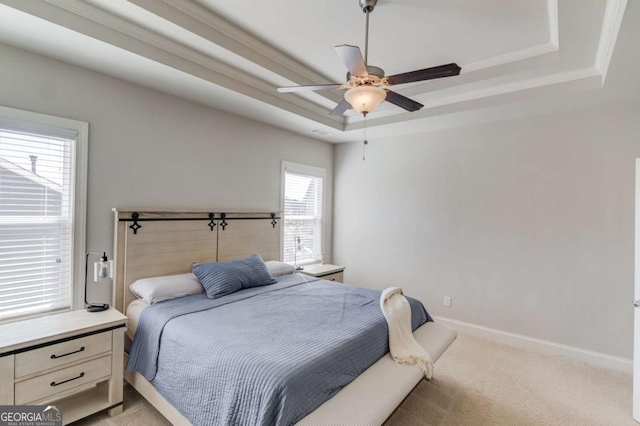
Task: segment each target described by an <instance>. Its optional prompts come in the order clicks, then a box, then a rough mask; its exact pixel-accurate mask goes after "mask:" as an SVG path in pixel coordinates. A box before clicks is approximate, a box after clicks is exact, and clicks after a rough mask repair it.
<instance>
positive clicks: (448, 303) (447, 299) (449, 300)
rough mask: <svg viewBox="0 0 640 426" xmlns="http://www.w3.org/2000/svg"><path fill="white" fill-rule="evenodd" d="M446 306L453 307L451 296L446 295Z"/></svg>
mask: <svg viewBox="0 0 640 426" xmlns="http://www.w3.org/2000/svg"><path fill="white" fill-rule="evenodd" d="M444 306H446V307H447V308H450V307H451V298H450V297H449V296H445V297H444Z"/></svg>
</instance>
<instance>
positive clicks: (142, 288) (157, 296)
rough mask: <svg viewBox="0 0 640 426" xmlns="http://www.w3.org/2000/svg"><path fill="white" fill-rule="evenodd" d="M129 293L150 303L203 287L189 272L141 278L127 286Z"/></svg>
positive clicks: (202, 288) (194, 292) (201, 290)
mask: <svg viewBox="0 0 640 426" xmlns="http://www.w3.org/2000/svg"><path fill="white" fill-rule="evenodd" d="M129 289H130V290H131V293H133V294H135V296H136V297H137V298H138V299H142V300H144V301H145V302H147V303H148V304H150V305H153V304H154V303H157V302H162V301H163V300H171V299H176V298H178V297H183V296H189V295H191V294H198V293H202V292H203V291H204V287H202V284H200V281H198V278H196V276H195V275H193V274H192V273H191V272H189V273H188V274H180V275H168V276H164V277H152V278H142V279H140V280H138V281H136V282H134V283H133V284H131V285H130V286H129Z"/></svg>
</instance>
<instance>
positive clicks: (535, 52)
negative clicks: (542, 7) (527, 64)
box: [461, 42, 558, 74]
mask: <svg viewBox="0 0 640 426" xmlns="http://www.w3.org/2000/svg"><path fill="white" fill-rule="evenodd" d="M557 51H558V46H556V45H555V44H553V43H551V42H549V43H544V44H539V45H537V46H532V47H529V48H526V49H521V50H516V51H514V52H509V53H506V54H504V55H500V56H494V57H493V58H488V59H484V60H482V61H476V62H472V63H470V64H464V65H462V72H461V73H462V74H468V73H471V72H477V71H481V70H485V69H488V68H494V67H499V66H501V65H507V64H513V63H515V62H519V61H524V60H526V59H531V58H535V57H536V56H542V55H545V54H547V53H554V52H557Z"/></svg>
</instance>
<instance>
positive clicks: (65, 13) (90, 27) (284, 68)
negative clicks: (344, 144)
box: [0, 0, 628, 132]
mask: <svg viewBox="0 0 640 426" xmlns="http://www.w3.org/2000/svg"><path fill="white" fill-rule="evenodd" d="M127 1H128V2H129V3H131V4H133V5H135V6H136V7H139V8H141V9H140V10H139V12H140V13H151V14H153V15H156V16H158V17H159V18H162V19H164V20H165V21H166V22H167V23H165V24H164V25H166V27H161V26H159V27H157V28H162V30H158V31H159V32H154V31H152V30H148V29H146V28H144V27H143V23H142V21H140V22H141V23H140V24H137V23H135V22H132V21H129V20H127V19H126V15H123V16H125V17H124V18H121V17H120V16H118V15H116V13H117V12H114V13H111V12H109V11H107V10H105V9H102V8H101V7H99V6H95V5H92V4H90V3H87V2H85V1H83V0H44V1H43V0H0V3H2V4H6V5H8V6H10V7H12V8H14V9H16V10H19V11H22V12H25V13H27V14H30V15H33V16H36V17H38V18H41V19H44V20H46V21H49V22H52V23H54V24H56V25H60V26H62V27H65V28H68V29H70V30H72V31H75V32H77V33H80V34H83V35H85V36H88V37H91V38H93V39H96V40H99V41H101V42H104V43H107V44H109V45H112V46H115V47H117V48H119V49H123V50H126V51H128V52H131V53H134V54H136V55H139V56H141V57H144V58H147V59H149V60H151V61H154V62H157V63H159V64H162V65H164V66H167V67H171V68H173V69H175V70H178V71H180V72H184V73H187V74H190V75H192V76H195V77H197V78H199V79H202V80H203V81H206V82H210V83H212V84H215V85H218V86H221V87H223V88H225V89H228V90H230V91H233V92H237V93H239V94H241V95H245V96H247V97H249V98H252V99H255V100H257V101H260V102H263V103H265V104H268V105H271V106H274V107H276V108H279V109H281V110H284V111H286V112H287V113H291V114H294V115H296V116H299V117H303V118H306V119H308V120H311V121H313V122H314V123H318V124H319V125H324V126H328V127H329V128H331V129H335V130H339V131H341V132H349V131H351V130H354V129H358V128H361V127H362V118H361V116H359V115H358V116H349V117H341V116H340V117H336V116H330V115H328V112H329V109H328V108H326V107H325V106H322V105H320V104H318V103H316V102H314V101H313V99H314V98H313V97H310V98H305V97H302V96H299V95H297V94H290V93H285V94H281V93H278V92H277V91H276V90H275V87H274V84H273V83H270V82H268V81H266V80H263V79H262V78H261V77H262V76H261V75H260V71H264V70H267V71H270V72H272V73H274V74H276V75H277V76H280V77H283V78H284V79H287V80H290V81H292V82H294V83H297V84H301V85H305V84H323V83H330V81H329V79H327V77H326V76H323V75H322V74H320V73H318V72H317V71H315V70H314V69H312V68H310V67H308V66H307V65H305V64H304V63H303V62H301V61H299V60H297V59H295V58H293V57H291V56H289V55H287V54H286V53H284V52H283V51H281V50H279V49H277V48H276V47H274V46H273V45H271V44H269V43H267V42H265V41H263V40H262V39H260V38H258V37H256V36H255V35H254V34H252V33H251V32H249V31H246V30H244V29H243V28H241V27H240V26H238V25H236V24H234V23H232V22H230V21H228V20H227V19H226V18H224V17H223V16H221V15H218V14H217V13H215V12H214V11H212V10H210V9H209V8H207V7H205V6H204V5H202V4H200V3H198V2H196V1H195V0H127ZM627 3H628V0H607V2H606V6H605V7H604V16H603V21H602V28H601V31H600V34H599V39H598V44H597V51H596V50H595V48H596V46H595V38H594V43H593V46H592V45H590V49H594V50H590V51H589V53H590V54H593V53H595V55H594V56H590V57H588V58H589V59H588V62H587V61H583V62H576V63H573V64H572V63H569V64H566V63H561V62H560V61H559V59H561V57H560V53H561V52H560V41H559V25H560V22H559V15H558V1H557V0H547V1H546V4H547V19H548V25H549V28H548V29H549V40H548V42H546V43H542V44H539V45H535V46H531V47H528V48H525V49H520V50H517V51H512V52H509V53H506V54H504V55H499V56H495V57H492V58H487V59H483V60H480V61H476V62H472V63H468V64H461V65H462V73H461V75H460V76H459V77H456V78H455V79H439V80H431V81H425V82H420V83H415V84H411V85H407V86H406V87H403V88H400V89H399V90H398V92H399V93H401V94H403V95H405V96H416V97H417V98H418V100H420V101H421V102H422V103H423V104H424V105H425V107H424V108H423V110H422V111H418V112H414V113H411V114H408V113H405V112H404V111H402V110H400V109H399V108H389V109H379V110H378V111H376V112H374V113H371V114H370V115H369V120H368V123H369V126H372V127H376V126H384V125H390V124H399V125H402V123H408V122H410V121H412V120H420V119H422V118H425V117H432V116H433V115H434V114H450V113H452V112H455V110H456V108H457V109H459V110H467V109H468V108H470V107H469V105H475V107H476V108H483V107H487V106H490V105H491V102H497V101H498V100H500V101H502V100H513V99H518V101H522V100H523V97H524V94H525V93H526V94H527V95H528V96H531V97H533V98H535V97H536V96H538V94H539V93H547V92H548V88H555V89H557V90H560V89H559V86H560V85H563V84H565V85H567V87H577V86H580V85H581V84H582V83H589V85H590V86H589V87H591V86H592V83H593V82H594V81H596V80H598V81H599V82H600V84H599V86H600V87H602V85H603V83H604V79H605V77H606V74H607V70H608V68H609V64H610V61H611V58H612V55H613V50H614V47H615V44H616V41H617V36H618V33H619V31H620V27H621V24H622V20H623V16H624V12H625V8H626V6H627ZM576 7H578V6H576ZM601 7H602V6H601ZM132 8H133V6H130V7H129V8H128V9H127V10H128V11H132ZM598 10H599V12H600V13H602V8H600V9H598ZM136 12H138V11H136ZM563 16H564V19H565V20H566V19H569V18H567V17H566V16H565V15H563ZM158 21H160V20H159V19H158ZM593 21H595V19H594V20H593ZM169 23H171V24H172V25H173V26H170V25H171V24H169ZM562 23H565V21H562ZM176 26H178V27H180V28H182V29H184V30H186V31H189V32H191V33H192V34H195V35H197V36H198V37H200V38H202V40H206V41H208V42H210V43H213V44H215V45H216V46H219V47H222V48H223V49H226V50H227V51H228V52H230V54H228V53H227V52H222V51H221V50H220V49H217V52H219V53H217V54H219V55H220V56H219V57H221V58H225V57H226V58H232V55H231V54H233V55H237V57H240V58H243V59H244V60H246V61H249V62H251V63H253V64H255V65H257V66H258V67H260V68H262V69H259V68H257V67H250V68H247V71H244V70H243V69H240V68H238V67H236V66H233V65H230V64H229V63H226V62H224V61H222V60H220V59H218V58H217V57H216V56H214V55H215V54H214V53H213V52H212V53H211V54H207V53H206V49H205V50H203V47H198V48H196V47H190V44H189V41H182V42H176V41H174V40H172V39H171V38H170V37H171V34H170V33H169V32H168V31H169V30H171V29H173V30H178V28H176ZM563 29H564V27H563ZM163 31H167V32H163ZM593 31H594V32H595V31H598V29H597V28H595V27H594V29H593ZM162 34H167V35H166V36H165V35H162ZM589 34H590V35H591V34H592V33H589ZM538 35H539V36H541V38H542V39H546V36H545V34H538ZM593 35H594V36H595V34H593ZM569 36H571V34H569ZM569 36H566V34H565V33H563V37H565V39H563V46H564V49H571V47H572V46H573V45H572V44H571V43H570V41H571V40H573V39H570V37H569ZM192 39H194V40H195V38H192ZM539 39H540V38H537V40H539ZM567 39H569V41H567ZM183 40H189V39H183ZM200 41H201V40H198V42H200ZM574 44H575V43H574ZM194 46H197V44H194ZM200 46H203V45H200ZM567 46H569V47H567ZM204 47H205V48H206V46H204ZM211 47H214V46H211ZM213 50H214V49H212V51H213ZM223 53H224V54H223ZM564 53H566V52H564ZM570 53H571V52H570ZM52 56H53V52H52ZM594 57H595V63H594V64H592V66H585V65H587V64H590V62H591V61H593V60H594V59H591V58H594ZM563 58H564V56H563ZM236 59H237V58H236V56H233V60H236ZM63 60H64V59H63ZM229 60H230V61H232V59H229ZM243 63H244V61H243ZM238 64H239V65H238V66H239V67H242V65H240V63H239V62H238ZM571 66H574V69H571V68H570V67H571ZM536 68H542V69H544V72H546V73H548V74H546V75H544V76H539V77H530V76H531V75H535V74H533V73H529V74H524V73H526V72H528V71H529V70H533V69H536ZM267 71H264V72H265V73H266V72H267ZM517 73H523V74H522V75H519V74H517ZM507 74H511V76H507ZM268 75H269V76H270V77H273V76H272V75H271V73H268ZM525 75H528V76H529V77H525ZM538 75H539V74H538ZM501 77H505V78H504V79H501ZM518 78H519V79H522V80H519V81H515V82H514V81H513V80H515V79H518ZM506 80H509V81H510V82H508V83H505V81H506ZM470 83H476V84H473V85H471V84H470ZM571 83H575V84H571ZM583 86H585V85H583ZM545 87H547V88H546V89H545ZM519 92H522V95H521V96H519V95H518V93H519ZM317 95H320V96H324V97H325V98H327V99H330V100H331V101H333V102H339V101H341V100H342V96H341V95H340V94H339V93H338V92H334V91H326V92H319V93H317ZM421 97H422V100H421V99H420V98H421ZM315 99H316V100H317V101H320V99H319V98H315ZM322 101H323V102H324V104H325V105H326V102H325V101H324V100H322Z"/></svg>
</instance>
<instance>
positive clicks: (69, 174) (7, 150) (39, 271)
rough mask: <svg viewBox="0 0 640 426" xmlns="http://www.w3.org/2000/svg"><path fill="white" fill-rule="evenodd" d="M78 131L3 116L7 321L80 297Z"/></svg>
mask: <svg viewBox="0 0 640 426" xmlns="http://www.w3.org/2000/svg"><path fill="white" fill-rule="evenodd" d="M7 110H9V109H7ZM9 111H16V110H9ZM2 112H3V111H2V110H0V113H2ZM4 112H7V111H4ZM22 113H23V114H26V118H28V117H29V113H24V112H22ZM5 115H6V114H5ZM34 116H39V115H38V114H34ZM40 117H43V116H40ZM44 117H47V116H44ZM49 118H50V119H53V117H49ZM48 121H50V120H48ZM63 121H64V120H63ZM69 121H70V120H69ZM77 135H78V132H77V130H74V129H68V128H59V127H54V126H50V125H43V124H42V123H37V122H29V121H25V120H16V119H14V118H7V117H6V116H5V117H2V116H0V321H4V320H7V319H11V318H16V317H23V316H30V315H34V314H41V313H44V312H49V311H54V310H60V309H70V308H72V307H74V305H76V304H74V286H73V282H74V275H77V274H76V272H75V271H74V266H78V265H77V262H74V257H76V254H78V253H77V252H83V251H84V241H83V242H82V244H81V247H76V246H77V245H76V244H75V240H74V233H75V225H76V223H77V221H78V220H80V221H81V223H82V226H83V227H84V217H82V218H78V217H77V213H76V212H77V210H78V209H77V208H76V207H78V206H76V190H77V189H78V188H77V187H76V183H77V179H78V176H77V173H76V167H75V166H76V160H77V155H76V154H77V153H76V147H77ZM82 178H83V179H84V180H85V181H86V176H84V173H83V176H82ZM81 186H82V188H84V187H85V185H84V183H83V184H82V185H81ZM82 202H84V197H82ZM81 211H82V212H84V208H82V209H81ZM82 238H84V234H83V235H82ZM76 278H77V280H76V281H78V280H81V277H76Z"/></svg>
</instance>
